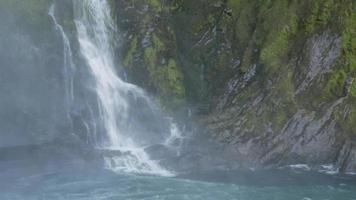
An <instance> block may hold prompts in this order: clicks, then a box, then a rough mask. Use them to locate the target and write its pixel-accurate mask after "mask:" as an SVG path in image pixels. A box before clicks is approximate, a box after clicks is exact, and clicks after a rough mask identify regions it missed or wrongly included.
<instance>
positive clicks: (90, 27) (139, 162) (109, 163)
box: [73, 0, 171, 175]
mask: <svg viewBox="0 0 356 200" xmlns="http://www.w3.org/2000/svg"><path fill="white" fill-rule="evenodd" d="M73 6H74V17H75V25H76V28H77V38H78V41H79V45H80V52H81V54H82V56H83V58H84V59H85V60H86V62H87V66H88V68H89V71H90V73H91V75H92V78H93V80H94V82H95V88H93V90H94V92H95V93H96V96H97V99H98V100H97V101H98V105H99V120H100V122H101V123H103V124H104V129H105V130H104V132H105V136H106V137H104V139H102V140H101V141H100V142H99V144H98V147H97V148H99V149H103V150H105V151H108V150H109V151H112V152H119V153H118V155H117V156H109V157H105V160H106V167H107V168H109V169H112V170H114V171H119V172H134V173H151V174H160V175H171V173H170V172H169V171H167V170H165V169H164V168H162V167H161V166H160V165H159V163H158V161H153V160H151V159H150V158H149V155H148V154H147V153H146V152H145V150H144V148H145V147H147V145H150V144H152V142H151V141H150V140H156V141H155V142H157V143H160V142H162V143H163V142H164V141H165V140H167V139H166V138H165V137H169V136H170V133H169V132H168V133H162V132H161V131H157V133H154V134H153V133H150V128H148V127H147V126H145V122H143V121H144V120H142V121H141V122H140V119H141V118H142V117H144V116H145V115H149V116H148V117H146V118H147V119H151V120H152V119H154V118H155V117H156V116H154V113H155V109H156V108H155V106H154V104H153V103H152V102H151V100H150V98H149V97H147V96H146V94H145V92H144V91H143V90H142V89H141V88H139V87H137V86H135V85H133V84H130V83H127V82H125V81H123V80H122V79H121V78H120V77H119V75H118V73H117V71H116V70H115V69H117V65H116V63H115V61H114V48H115V46H114V45H115V44H116V40H115V36H116V35H117V28H116V26H115V21H114V20H113V18H112V15H111V14H112V13H111V11H110V7H109V4H108V2H107V1H106V0H82V1H73ZM147 110H148V111H147ZM147 113H149V114H147ZM151 115H152V116H151ZM166 122H168V120H166V121H164V122H161V123H166ZM156 124H158V125H159V124H160V123H156ZM168 126H171V125H170V124H168ZM162 135H163V136H162ZM165 135H167V136H165ZM155 138H161V140H159V139H155Z"/></svg>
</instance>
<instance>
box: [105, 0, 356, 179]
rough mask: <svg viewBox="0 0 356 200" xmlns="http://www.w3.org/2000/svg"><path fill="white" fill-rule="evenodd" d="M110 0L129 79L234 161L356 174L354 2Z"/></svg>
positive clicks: (334, 0) (294, 0) (355, 33)
mask: <svg viewBox="0 0 356 200" xmlns="http://www.w3.org/2000/svg"><path fill="white" fill-rule="evenodd" d="M112 2H113V5H115V6H116V8H117V10H116V11H117V13H118V15H119V16H118V19H120V20H119V21H118V22H119V25H120V27H121V30H122V31H123V32H124V33H125V34H124V35H123V38H122V41H123V42H124V46H123V48H122V49H121V51H120V56H121V57H122V59H123V60H124V62H123V65H124V67H125V69H126V72H127V74H128V75H129V76H128V77H129V79H130V81H132V82H135V83H137V84H138V85H140V86H142V87H145V88H146V89H148V90H149V91H151V92H153V93H154V94H156V95H157V96H158V97H159V100H160V102H161V103H162V105H163V106H164V107H166V108H167V110H174V111H177V110H181V109H182V108H184V107H185V106H188V107H191V108H192V109H193V111H194V112H193V114H194V119H195V120H196V121H197V122H198V123H200V124H201V125H203V126H204V127H206V131H207V132H209V133H210V134H211V135H212V136H213V137H214V138H216V140H218V141H220V142H221V143H223V144H224V145H225V148H226V149H225V150H226V151H227V152H232V154H233V155H234V156H235V158H234V159H236V160H238V161H239V163H240V165H245V167H251V166H252V167H277V166H283V165H288V164H298V163H306V164H310V165H315V166H316V165H320V164H329V163H330V164H335V166H336V167H337V168H339V169H340V170H341V171H345V172H350V171H356V161H355V160H356V158H355V155H356V148H355V144H356V126H355V123H354V122H356V104H355V102H356V81H354V78H355V74H356V40H355V38H356V32H355V30H356V14H355V13H356V7H355V6H356V5H355V2H354V1H352V0H342V1H336V0H315V1H297V0H289V1H287V0H277V1H258V0H255V1H247V0H209V1H206V0H204V1H203V0H197V1H190V0H171V1H169V0H168V1H167V0H166V1H163V0H162V1H160V0H150V1H143V0H136V1H130V0H126V1H115V0H113V1H112Z"/></svg>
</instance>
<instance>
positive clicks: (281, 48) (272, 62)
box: [261, 30, 288, 74]
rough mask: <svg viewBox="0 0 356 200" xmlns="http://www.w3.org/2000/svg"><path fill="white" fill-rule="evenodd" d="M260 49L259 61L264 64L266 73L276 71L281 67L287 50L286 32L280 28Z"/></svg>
mask: <svg viewBox="0 0 356 200" xmlns="http://www.w3.org/2000/svg"><path fill="white" fill-rule="evenodd" d="M271 39H272V40H270V41H269V42H268V44H267V45H266V46H265V47H264V48H263V49H262V52H261V62H262V63H263V64H264V66H265V71H266V72H267V73H270V74H271V73H277V72H278V69H279V68H280V67H283V66H282V65H283V58H284V57H285V56H286V53H287V52H288V34H287V33H286V32H285V30H282V31H280V32H278V33H276V35H274V37H273V38H271Z"/></svg>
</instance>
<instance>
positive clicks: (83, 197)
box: [0, 169, 356, 200]
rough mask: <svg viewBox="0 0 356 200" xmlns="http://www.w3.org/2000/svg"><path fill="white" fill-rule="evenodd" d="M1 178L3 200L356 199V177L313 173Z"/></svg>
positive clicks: (68, 173)
mask: <svg viewBox="0 0 356 200" xmlns="http://www.w3.org/2000/svg"><path fill="white" fill-rule="evenodd" d="M2 173H3V172H2ZM2 173H0V199H1V200H106V199H110V200H121V199H123V200H136V199H145V200H153V199H155V200H160V199H162V200H163V199H165V200H170V199H171V200H183V199H187V200H194V199H202V200H209V199H211V200H294V199H295V200H333V199H335V200H355V199H356V181H355V177H352V176H340V175H338V176H336V175H323V174H320V173H311V172H297V171H275V172H268V173H267V172H264V171H254V172H253V171H249V172H214V173H208V172H207V173H202V172H200V173H193V174H186V175H182V176H178V177H176V178H172V177H159V176H144V175H132V174H131V175H130V174H115V173H112V172H109V171H104V170H83V169H75V170H73V169H71V170H63V171H61V172H58V171H57V172H46V173H39V174H31V175H29V174H27V175H26V174H22V175H21V176H19V175H18V174H19V173H17V177H7V178H6V177H4V175H1V174H2ZM7 174H8V173H7ZM187 177H189V179H188V178H187ZM214 177H216V178H214Z"/></svg>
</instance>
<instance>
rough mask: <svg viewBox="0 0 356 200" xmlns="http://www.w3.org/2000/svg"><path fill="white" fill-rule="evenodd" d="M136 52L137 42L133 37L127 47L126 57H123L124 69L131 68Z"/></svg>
mask: <svg viewBox="0 0 356 200" xmlns="http://www.w3.org/2000/svg"><path fill="white" fill-rule="evenodd" d="M137 52H138V40H137V37H135V38H134V39H133V40H132V41H131V43H130V46H129V50H128V51H127V53H126V56H125V57H124V61H123V64H124V66H125V67H131V66H132V64H133V61H134V57H135V54H136V53H137Z"/></svg>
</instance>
